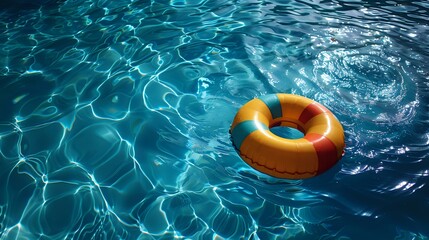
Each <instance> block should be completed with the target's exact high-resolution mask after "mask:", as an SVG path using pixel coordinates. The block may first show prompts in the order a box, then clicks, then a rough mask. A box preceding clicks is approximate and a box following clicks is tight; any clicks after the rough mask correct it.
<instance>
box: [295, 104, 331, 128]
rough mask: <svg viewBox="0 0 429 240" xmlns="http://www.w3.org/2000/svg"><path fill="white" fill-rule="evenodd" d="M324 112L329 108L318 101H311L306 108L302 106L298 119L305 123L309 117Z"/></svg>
mask: <svg viewBox="0 0 429 240" xmlns="http://www.w3.org/2000/svg"><path fill="white" fill-rule="evenodd" d="M324 112H329V110H328V109H327V108H325V107H324V106H322V105H320V104H318V103H311V104H309V105H308V106H307V107H306V108H304V110H303V111H302V113H301V115H300V116H299V121H301V122H302V123H303V124H306V123H307V122H308V121H310V119H312V118H313V117H315V116H317V115H319V114H321V113H324Z"/></svg>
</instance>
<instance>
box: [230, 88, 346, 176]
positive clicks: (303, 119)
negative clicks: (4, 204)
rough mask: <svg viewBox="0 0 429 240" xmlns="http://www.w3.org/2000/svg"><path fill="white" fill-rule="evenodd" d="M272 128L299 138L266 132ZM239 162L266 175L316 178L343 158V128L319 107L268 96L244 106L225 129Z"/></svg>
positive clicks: (289, 97) (309, 102)
mask: <svg viewBox="0 0 429 240" xmlns="http://www.w3.org/2000/svg"><path fill="white" fill-rule="evenodd" d="M275 126H286V127H292V128H296V129H298V130H299V131H301V132H302V133H304V137H302V138H299V139H286V138H282V137H279V136H277V135H275V134H274V133H272V132H271V131H270V128H272V127H275ZM230 133H231V140H232V143H233V145H234V147H235V148H236V150H237V151H238V153H239V154H240V156H241V158H242V159H243V160H244V161H245V162H246V163H248V164H249V165H250V166H251V167H253V168H255V169H256V170H258V171H260V172H263V173H266V174H268V175H271V176H274V177H279V178H288V179H303V178H309V177H313V176H316V175H319V174H321V173H323V172H325V171H326V170H328V169H329V168H331V167H332V166H333V165H334V164H335V163H337V162H338V160H340V159H341V157H342V156H343V151H344V146H345V144H344V130H343V127H342V126H341V123H340V122H339V121H338V119H337V118H336V117H335V116H334V115H333V114H332V113H331V111H329V110H328V109H327V108H326V107H324V106H322V105H321V104H319V103H317V102H315V101H313V100H311V99H308V98H305V97H302V96H298V95H292V94H271V95H266V96H262V97H260V98H255V99H253V100H251V101H249V102H248V103H246V104H245V105H244V106H243V107H242V108H241V109H240V110H239V111H238V113H237V115H236V116H235V118H234V121H233V123H232V125H231V129H230Z"/></svg>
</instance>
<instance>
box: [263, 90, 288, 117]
mask: <svg viewBox="0 0 429 240" xmlns="http://www.w3.org/2000/svg"><path fill="white" fill-rule="evenodd" d="M259 99H261V101H263V102H264V103H265V104H266V105H267V106H268V108H269V109H270V111H271V116H272V117H273V119H276V118H279V117H282V116H283V114H282V113H283V112H282V105H281V104H280V100H279V98H278V97H277V94H269V95H265V96H261V97H259Z"/></svg>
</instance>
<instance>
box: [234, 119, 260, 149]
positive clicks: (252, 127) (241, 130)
mask: <svg viewBox="0 0 429 240" xmlns="http://www.w3.org/2000/svg"><path fill="white" fill-rule="evenodd" d="M259 129H263V130H268V127H267V126H265V125H264V124H263V123H261V122H258V121H253V120H247V121H244V122H241V123H239V124H237V126H235V127H234V129H233V130H232V133H231V136H232V141H233V142H234V145H235V147H236V148H237V149H238V150H240V148H241V144H242V143H243V141H244V139H246V137H247V136H249V134H251V133H252V132H254V131H256V130H259Z"/></svg>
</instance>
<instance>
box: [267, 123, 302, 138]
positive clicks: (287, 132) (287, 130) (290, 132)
mask: <svg viewBox="0 0 429 240" xmlns="http://www.w3.org/2000/svg"><path fill="white" fill-rule="evenodd" d="M270 131H271V132H272V133H274V134H275V135H277V136H279V137H282V138H287V139H299V138H303V137H304V133H303V132H301V131H299V130H298V129H296V128H293V127H286V126H276V127H272V128H270Z"/></svg>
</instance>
